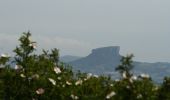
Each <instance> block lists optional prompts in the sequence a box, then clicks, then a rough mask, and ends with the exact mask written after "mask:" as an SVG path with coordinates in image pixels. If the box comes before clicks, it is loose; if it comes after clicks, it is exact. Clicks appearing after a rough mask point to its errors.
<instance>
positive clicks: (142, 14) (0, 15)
mask: <svg viewBox="0 0 170 100" xmlns="http://www.w3.org/2000/svg"><path fill="white" fill-rule="evenodd" d="M28 30H30V31H31V33H32V34H33V39H34V40H36V41H37V42H38V50H41V48H45V49H50V48H55V47H56V48H59V49H60V53H61V55H68V54H69V55H77V56H85V55H88V54H89V53H90V52H91V49H93V48H96V47H103V46H114V45H119V46H120V47H121V51H120V53H121V54H122V55H126V54H127V53H133V54H134V55H135V60H138V61H147V62H155V61H163V62H170V44H169V43H170V0H0V53H4V52H7V53H10V52H11V51H12V50H13V48H14V47H15V46H16V45H17V44H18V42H17V39H18V38H19V36H20V35H21V33H22V32H25V31H28Z"/></svg>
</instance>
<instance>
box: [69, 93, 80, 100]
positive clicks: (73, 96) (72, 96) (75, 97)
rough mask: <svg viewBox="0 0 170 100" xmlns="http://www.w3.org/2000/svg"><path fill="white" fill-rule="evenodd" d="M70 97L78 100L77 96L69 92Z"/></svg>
mask: <svg viewBox="0 0 170 100" xmlns="http://www.w3.org/2000/svg"><path fill="white" fill-rule="evenodd" d="M70 97H71V98H72V99H73V100H78V99H79V97H78V96H75V95H73V94H71V95H70Z"/></svg>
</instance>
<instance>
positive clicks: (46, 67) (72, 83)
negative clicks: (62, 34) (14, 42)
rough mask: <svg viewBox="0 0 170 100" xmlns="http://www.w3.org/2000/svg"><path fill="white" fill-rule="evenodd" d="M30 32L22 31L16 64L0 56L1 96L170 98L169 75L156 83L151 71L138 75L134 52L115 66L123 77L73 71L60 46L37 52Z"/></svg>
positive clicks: (36, 99) (6, 99) (34, 99)
mask: <svg viewBox="0 0 170 100" xmlns="http://www.w3.org/2000/svg"><path fill="white" fill-rule="evenodd" d="M30 37H31V34H30V32H27V33H23V35H22V36H21V37H20V39H19V41H20V45H19V46H18V47H16V49H15V50H14V52H15V54H16V55H15V61H16V65H15V68H12V67H11V66H9V65H7V62H8V61H9V58H10V57H8V56H5V55H3V56H1V57H0V65H1V66H3V67H1V68H0V99H1V100H77V99H80V100H105V99H109V100H169V99H170V96H169V95H170V90H169V88H170V78H168V77H167V78H165V79H164V82H163V84H162V85H160V86H157V85H155V84H154V83H153V82H152V80H151V78H150V77H149V76H148V75H145V74H143V75H140V76H135V75H133V73H131V72H130V71H131V69H132V68H133V65H132V63H133V61H132V57H133V55H128V56H127V57H122V59H121V64H120V65H119V66H118V67H117V68H116V70H117V71H119V72H120V74H121V75H122V78H121V79H120V80H112V79H111V78H110V77H105V76H97V75H93V74H91V73H88V74H87V73H81V72H77V73H73V71H72V69H71V67H70V66H69V65H66V64H64V63H61V62H59V50H58V49H52V50H51V51H46V50H43V53H42V54H40V55H36V54H34V51H35V50H36V42H34V41H31V40H30Z"/></svg>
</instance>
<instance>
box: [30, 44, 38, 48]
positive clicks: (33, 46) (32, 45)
mask: <svg viewBox="0 0 170 100" xmlns="http://www.w3.org/2000/svg"><path fill="white" fill-rule="evenodd" d="M29 46H30V47H32V48H34V49H36V47H37V46H36V43H30V44H29Z"/></svg>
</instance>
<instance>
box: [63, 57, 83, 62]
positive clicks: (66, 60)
mask: <svg viewBox="0 0 170 100" xmlns="http://www.w3.org/2000/svg"><path fill="white" fill-rule="evenodd" d="M80 58H82V57H78V56H71V55H66V56H62V57H60V61H62V62H65V63H67V62H72V61H75V60H78V59H80Z"/></svg>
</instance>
